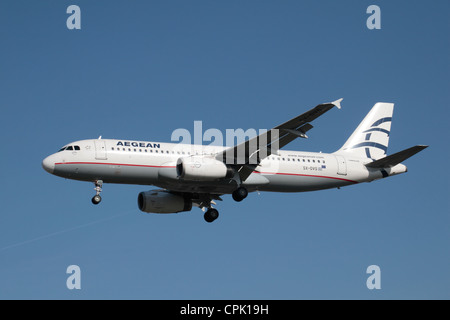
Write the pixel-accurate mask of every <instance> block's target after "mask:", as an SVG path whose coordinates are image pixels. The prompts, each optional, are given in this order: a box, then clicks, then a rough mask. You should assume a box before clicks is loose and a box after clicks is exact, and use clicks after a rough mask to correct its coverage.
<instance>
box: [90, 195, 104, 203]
mask: <svg viewBox="0 0 450 320" xmlns="http://www.w3.org/2000/svg"><path fill="white" fill-rule="evenodd" d="M101 201H102V197H100V195H98V194H97V195H95V196H94V197H93V198H92V203H93V204H99V203H100V202H101Z"/></svg>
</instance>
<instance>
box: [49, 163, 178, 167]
mask: <svg viewBox="0 0 450 320" xmlns="http://www.w3.org/2000/svg"><path fill="white" fill-rule="evenodd" d="M58 164H100V165H108V166H127V167H147V168H176V167H175V166H150V165H146V164H128V163H107V162H57V163H55V165H58Z"/></svg>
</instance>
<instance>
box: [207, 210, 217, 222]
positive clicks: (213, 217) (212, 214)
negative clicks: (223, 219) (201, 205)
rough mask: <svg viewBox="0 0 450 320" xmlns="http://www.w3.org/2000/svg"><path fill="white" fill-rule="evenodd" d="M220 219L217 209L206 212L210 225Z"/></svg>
mask: <svg viewBox="0 0 450 320" xmlns="http://www.w3.org/2000/svg"><path fill="white" fill-rule="evenodd" d="M218 217H219V211H217V210H216V209H209V210H208V211H206V212H205V216H204V218H205V221H206V222H208V223H211V222H213V221H214V220H216V219H217V218H218Z"/></svg>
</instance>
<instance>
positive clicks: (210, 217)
mask: <svg viewBox="0 0 450 320" xmlns="http://www.w3.org/2000/svg"><path fill="white" fill-rule="evenodd" d="M247 196H248V191H247V189H246V188H244V187H239V188H237V189H236V190H234V192H233V194H232V197H233V199H234V200H235V201H238V202H239V201H242V200H244V199H245V198H247ZM211 202H212V201H210V202H209V203H208V205H205V206H203V210H205V209H206V208H208V210H207V211H206V212H205V215H204V218H205V221H206V222H208V223H211V222H213V221H214V220H216V219H217V218H218V217H219V211H217V209H214V208H213V207H212V206H211ZM213 203H214V202H213Z"/></svg>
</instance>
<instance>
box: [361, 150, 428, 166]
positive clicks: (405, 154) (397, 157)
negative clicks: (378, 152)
mask: <svg viewBox="0 0 450 320" xmlns="http://www.w3.org/2000/svg"><path fill="white" fill-rule="evenodd" d="M425 148H428V146H422V145H419V146H414V147H411V148H409V149H406V150H403V151H400V152H397V153H394V154H391V155H390V156H387V157H384V158H381V159H379V160H376V161H374V162H370V163H368V164H366V167H368V168H391V167H393V166H395V165H397V164H399V163H401V162H402V161H405V160H406V159H408V158H409V157H412V156H413V155H415V154H416V153H418V152H420V151H422V150H423V149H425Z"/></svg>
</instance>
